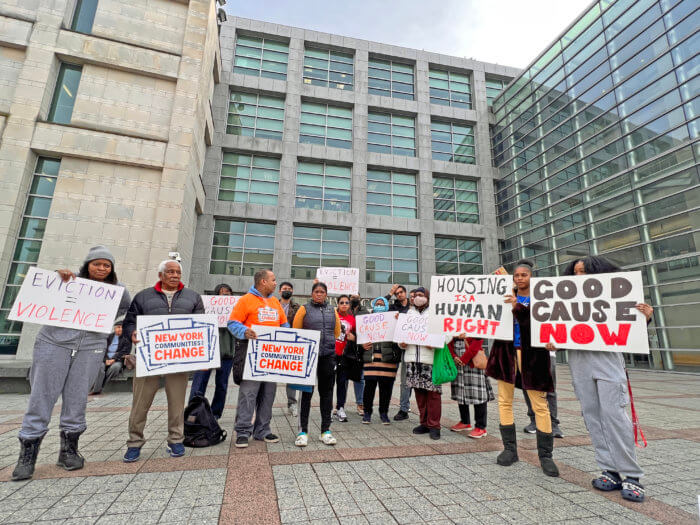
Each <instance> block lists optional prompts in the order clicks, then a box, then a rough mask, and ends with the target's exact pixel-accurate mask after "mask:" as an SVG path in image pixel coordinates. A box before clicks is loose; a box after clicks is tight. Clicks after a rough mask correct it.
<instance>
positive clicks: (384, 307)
mask: <svg viewBox="0 0 700 525" xmlns="http://www.w3.org/2000/svg"><path fill="white" fill-rule="evenodd" d="M372 310H373V311H374V312H388V311H389V307H388V306H387V305H385V304H378V305H377V306H375V307H374V308H373V309H372Z"/></svg>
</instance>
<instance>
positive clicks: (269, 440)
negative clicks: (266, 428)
mask: <svg viewBox="0 0 700 525" xmlns="http://www.w3.org/2000/svg"><path fill="white" fill-rule="evenodd" d="M279 440H280V438H279V436H278V435H276V434H268V435H267V436H265V437H264V438H263V441H265V443H277V442H278V441H279Z"/></svg>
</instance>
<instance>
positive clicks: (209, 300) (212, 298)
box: [202, 295, 240, 328]
mask: <svg viewBox="0 0 700 525" xmlns="http://www.w3.org/2000/svg"><path fill="white" fill-rule="evenodd" d="M238 299H240V296H238V295H203V296H202V302H203V303H204V313H206V314H213V315H215V316H216V317H217V319H218V321H219V328H226V326H227V325H228V319H229V317H231V310H233V307H234V306H236V302H237V301H238Z"/></svg>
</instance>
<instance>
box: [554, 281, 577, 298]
mask: <svg viewBox="0 0 700 525" xmlns="http://www.w3.org/2000/svg"><path fill="white" fill-rule="evenodd" d="M557 295H558V296H559V297H561V298H562V299H573V298H574V297H575V296H576V285H575V284H574V282H573V281H570V280H569V279H565V280H563V281H559V283H558V284H557Z"/></svg>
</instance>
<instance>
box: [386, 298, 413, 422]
mask: <svg viewBox="0 0 700 525" xmlns="http://www.w3.org/2000/svg"><path fill="white" fill-rule="evenodd" d="M392 295H393V296H394V297H396V299H395V300H394V302H393V303H391V304H390V305H389V311H392V312H394V311H396V312H399V313H400V314H405V313H406V312H408V309H409V308H410V307H411V306H413V303H412V302H409V299H408V297H407V295H406V287H405V286H403V285H401V284H395V285H394V286H392V287H391V290H389V293H388V294H387V295H385V297H386V298H387V299H391V296H392ZM412 297H413V296H412ZM411 300H412V299H411ZM410 411H411V389H410V387H407V386H406V362H405V361H404V360H403V356H402V359H401V397H400V398H399V411H398V412H397V413H396V415H395V416H394V421H404V420H406V419H408V413H409V412H410Z"/></svg>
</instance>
